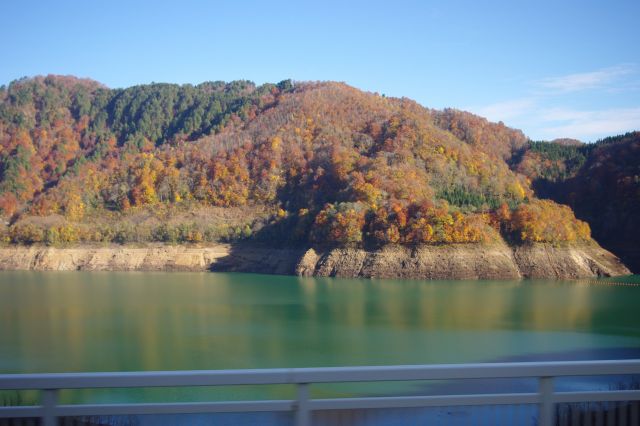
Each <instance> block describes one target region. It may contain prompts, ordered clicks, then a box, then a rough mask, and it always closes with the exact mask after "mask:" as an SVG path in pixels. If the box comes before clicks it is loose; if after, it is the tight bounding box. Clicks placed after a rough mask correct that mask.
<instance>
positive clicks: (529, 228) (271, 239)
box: [0, 76, 590, 249]
mask: <svg viewBox="0 0 640 426" xmlns="http://www.w3.org/2000/svg"><path fill="white" fill-rule="evenodd" d="M0 144H1V151H0V194H1V195H0V209H1V211H2V214H3V215H4V217H5V218H6V219H7V226H6V229H5V230H4V240H5V241H6V242H7V243H16V244H34V243H36V244H47V245H54V246H55V245H65V244H69V243H78V242H85V243H130V242H152V241H158V242H169V243H200V242H220V241H236V240H253V241H260V242H263V243H265V242H266V243H268V244H270V245H277V246H301V247H305V246H310V245H311V246H322V247H345V246H349V247H363V248H365V249H371V248H376V247H382V246H386V245H389V244H404V245H416V244H420V245H422V244H427V245H434V244H454V243H485V244H489V243H492V242H500V241H503V240H506V241H507V242H508V243H509V244H516V245H517V244H523V243H541V242H545V243H553V244H568V243H579V242H581V241H582V242H588V241H589V240H590V229H589V225H588V224H587V223H585V222H583V221H580V220H578V219H576V218H575V217H574V214H573V212H572V210H571V209H570V208H568V207H566V206H562V205H559V204H556V203H554V202H552V201H547V200H541V199H538V198H537V197H536V196H535V194H534V191H533V190H532V188H531V186H530V183H529V179H528V178H527V177H526V176H525V175H524V174H521V173H516V172H514V171H512V170H511V169H510V167H509V164H514V163H515V162H516V161H517V159H518V158H519V159H520V160H521V161H520V163H519V164H520V165H522V164H525V163H526V155H523V149H526V147H527V146H529V145H528V142H527V140H526V137H525V136H524V135H523V134H522V133H521V132H520V131H517V130H513V129H509V128H507V127H506V126H504V125H503V124H502V123H498V124H495V123H489V122H488V121H487V120H485V119H483V118H480V117H477V116H474V115H472V114H469V113H464V112H460V111H456V110H444V111H434V110H429V109H426V108H424V107H422V106H420V105H419V104H417V103H416V102H414V101H411V100H409V99H406V98H402V99H397V98H387V97H384V96H380V95H378V94H374V93H366V92H362V91H359V90H357V89H355V88H352V87H349V86H347V85H345V84H341V83H296V84H295V85H294V84H293V83H292V82H290V81H283V82H281V83H278V84H265V85H262V86H259V87H256V86H255V85H253V84H252V83H250V82H246V81H239V82H232V83H222V82H210V83H202V84H200V85H197V86H191V85H183V86H179V85H172V84H151V85H144V86H136V87H131V88H127V89H108V88H106V87H104V86H102V85H101V84H99V83H96V82H93V81H89V80H80V79H76V78H73V77H59V76H48V77H35V78H30V79H22V80H18V81H15V82H13V83H11V84H10V85H9V86H8V87H3V88H2V89H1V90H0ZM566 148H567V149H572V148H573V145H567V146H566ZM522 167H524V166H522ZM521 171H522V170H521ZM524 172H525V174H528V175H529V176H532V175H531V173H527V171H526V170H525V171H524ZM563 177H564V175H563Z"/></svg>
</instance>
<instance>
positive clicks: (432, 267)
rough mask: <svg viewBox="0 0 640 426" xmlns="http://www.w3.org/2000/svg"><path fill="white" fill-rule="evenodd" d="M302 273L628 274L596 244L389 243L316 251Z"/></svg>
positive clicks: (484, 276)
mask: <svg viewBox="0 0 640 426" xmlns="http://www.w3.org/2000/svg"><path fill="white" fill-rule="evenodd" d="M296 273H297V274H298V275H306V276H312V275H314V276H337V277H365V278H412V279H508V278H512V279H517V278H584V277H594V276H616V275H627V274H629V273H630V272H629V270H628V269H627V268H626V267H625V266H624V265H623V264H622V263H621V262H620V260H619V259H618V258H617V257H615V256H614V255H612V254H611V253H609V252H608V251H606V250H604V249H602V248H601V247H599V246H598V245H596V244H584V245H580V246H567V247H554V246H552V245H548V244H533V245H529V246H518V247H515V248H512V247H509V246H508V245H506V244H502V243H496V244H493V245H464V244H456V245H442V246H421V247H402V246H387V247H383V248H382V249H380V250H376V251H365V250H360V249H332V250H328V251H325V252H318V251H316V250H315V249H310V250H308V251H307V253H305V255H304V256H303V257H302V259H301V260H300V262H299V264H298V266H297V268H296Z"/></svg>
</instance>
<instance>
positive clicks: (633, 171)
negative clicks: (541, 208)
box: [515, 132, 640, 271]
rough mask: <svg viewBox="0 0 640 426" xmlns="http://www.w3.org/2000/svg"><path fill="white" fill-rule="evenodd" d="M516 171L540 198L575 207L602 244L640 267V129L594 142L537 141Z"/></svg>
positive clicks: (638, 269) (530, 147) (636, 267)
mask: <svg viewBox="0 0 640 426" xmlns="http://www.w3.org/2000/svg"><path fill="white" fill-rule="evenodd" d="M515 169H516V170H517V171H518V172H520V173H522V174H525V175H526V176H528V177H529V178H530V179H531V180H532V182H533V187H534V189H535V191H536V193H537V194H538V195H539V196H540V197H544V198H550V199H553V200H555V201H557V202H559V203H563V204H567V205H569V206H571V208H572V209H573V210H574V211H575V212H576V215H577V216H578V217H579V218H580V219H582V220H584V221H587V222H588V223H589V224H590V225H591V229H592V230H593V235H594V237H595V238H596V240H597V241H598V242H600V243H601V244H603V245H604V246H605V247H606V248H608V249H609V250H612V251H613V252H614V253H616V254H618V255H619V256H620V257H622V259H623V260H624V261H625V263H626V264H627V265H629V266H630V267H631V269H632V270H635V271H640V250H638V241H640V228H639V227H638V223H640V132H631V133H627V134H625V135H621V136H616V137H610V138H606V139H603V140H601V141H598V142H596V143H594V144H572V145H557V144H555V143H550V142H533V143H530V146H529V148H528V149H526V152H525V154H524V155H523V156H522V159H521V161H520V162H519V164H517V165H516V168H515Z"/></svg>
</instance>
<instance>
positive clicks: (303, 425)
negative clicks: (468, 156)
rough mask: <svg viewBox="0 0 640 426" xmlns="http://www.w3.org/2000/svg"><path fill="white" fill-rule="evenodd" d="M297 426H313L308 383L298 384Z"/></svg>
mask: <svg viewBox="0 0 640 426" xmlns="http://www.w3.org/2000/svg"><path fill="white" fill-rule="evenodd" d="M296 426H311V412H310V411H309V384H308V383H298V387H297V399H296Z"/></svg>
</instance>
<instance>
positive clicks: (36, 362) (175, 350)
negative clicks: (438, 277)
mask: <svg viewBox="0 0 640 426" xmlns="http://www.w3.org/2000/svg"><path fill="white" fill-rule="evenodd" d="M612 281H615V282H621V281H624V282H628V283H640V276H632V277H624V278H616V279H608V280H607V279H602V280H598V281H594V282H586V281H585V282H580V281H576V282H572V281H537V280H523V281H408V280H366V279H334V278H298V277H289V276H268V275H257V274H224V273H142V272H129V273H126V272H26V271H20V272H8V271H7V272H0V372H3V373H23V372H71V371H134V370H182V369H185V370H194V369H234V368H271V367H314V366H345V365H386V364H431V363H465V362H493V361H508V360H536V359H545V360H546V359H549V360H554V359H558V360H560V359H562V360H564V359H594V358H596V359H597V358H600V359H606V358H617V357H626V358H630V357H638V353H640V314H639V311H638V306H640V286H619V285H612V284H611V282H612ZM328 389H329V388H326V389H325V390H324V392H325V393H332V392H335V391H336V389H337V388H336V387H333V388H331V391H329V390H328ZM341 389H342V391H344V392H351V391H353V392H356V391H354V390H353V389H351V388H349V387H344V388H341ZM384 389H385V392H390V391H393V390H394V389H395V388H394V387H393V386H392V385H385V388H384ZM398 389H400V388H398ZM368 390H369V391H370V392H371V393H376V392H377V393H379V392H380V389H376V388H369V389H368ZM136 392H137V393H134V394H132V393H131V392H128V393H127V392H124V391H122V392H120V393H117V392H116V393H115V394H114V393H110V394H108V395H107V393H105V391H95V392H85V393H82V394H80V393H78V392H75V393H71V392H68V393H67V395H66V396H65V397H64V398H63V400H64V399H68V400H74V401H87V400H100V401H114V400H131V399H141V400H156V399H158V398H160V399H165V398H166V397H167V395H168V394H167V393H166V391H165V392H163V391H159V390H157V389H156V390H153V389H151V390H140V391H136ZM181 392H182V393H180V392H174V393H171V395H170V396H169V398H170V399H171V400H180V399H183V398H195V399H200V398H203V399H205V398H207V397H210V396H211V392H214V391H212V390H210V391H208V392H209V393H207V392H204V393H203V391H201V390H199V391H181ZM316 392H317V393H319V394H321V395H322V394H323V390H322V387H320V388H319V390H316ZM254 393H255V391H246V390H238V391H234V392H228V391H225V392H223V393H221V394H223V395H224V396H225V397H226V398H235V397H246V396H247V395H254ZM289 394H290V390H288V389H280V388H279V387H272V388H271V389H270V390H269V391H268V392H267V395H268V396H269V397H273V396H276V397H282V396H286V395H289ZM114 395H115V396H114Z"/></svg>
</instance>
